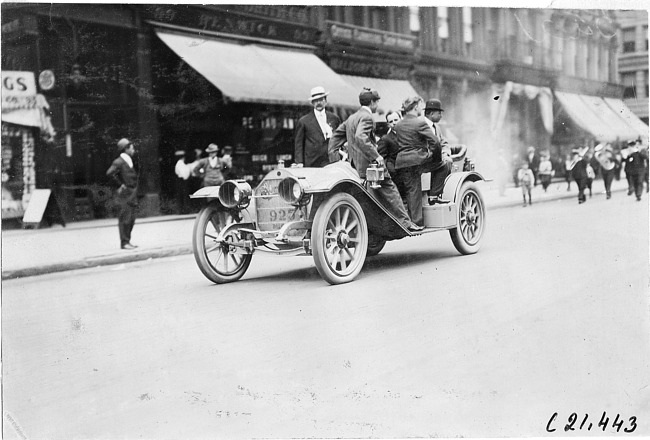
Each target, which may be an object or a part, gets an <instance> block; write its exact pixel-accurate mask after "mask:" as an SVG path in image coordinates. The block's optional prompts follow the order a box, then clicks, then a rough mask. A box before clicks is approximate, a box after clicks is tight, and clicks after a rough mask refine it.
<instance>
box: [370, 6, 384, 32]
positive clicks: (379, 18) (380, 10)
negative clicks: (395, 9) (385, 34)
mask: <svg viewBox="0 0 650 440" xmlns="http://www.w3.org/2000/svg"><path fill="white" fill-rule="evenodd" d="M370 24H371V26H372V28H373V29H378V30H382V31H387V30H388V10H387V9H386V8H385V7H379V6H375V7H372V9H371V10H370Z"/></svg>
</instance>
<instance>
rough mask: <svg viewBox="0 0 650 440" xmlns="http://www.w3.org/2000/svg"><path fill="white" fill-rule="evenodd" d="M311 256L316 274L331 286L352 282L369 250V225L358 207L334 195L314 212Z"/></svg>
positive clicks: (346, 196)
mask: <svg viewBox="0 0 650 440" xmlns="http://www.w3.org/2000/svg"><path fill="white" fill-rule="evenodd" d="M311 237H312V254H313V256H314V262H315V263H316V268H317V269H318V273H320V275H321V277H323V279H324V280H325V281H327V282H328V283H330V284H342V283H347V282H349V281H352V280H353V279H354V278H355V277H356V276H357V275H358V274H359V272H360V271H361V268H362V267H363V263H364V262H365V260H366V252H367V249H368V225H367V223H366V217H365V215H364V213H363V210H362V209H361V205H359V202H357V201H356V200H355V199H354V197H352V196H351V195H349V194H347V193H339V194H335V195H334V196H332V197H331V198H329V199H328V200H326V201H325V202H324V203H323V204H322V205H321V206H320V207H319V208H318V211H317V212H316V216H315V217H314V223H313V225H312V232H311Z"/></svg>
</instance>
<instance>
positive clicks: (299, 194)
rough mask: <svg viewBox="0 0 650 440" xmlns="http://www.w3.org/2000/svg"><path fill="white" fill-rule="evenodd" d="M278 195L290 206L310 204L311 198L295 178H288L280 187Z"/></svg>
mask: <svg viewBox="0 0 650 440" xmlns="http://www.w3.org/2000/svg"><path fill="white" fill-rule="evenodd" d="M278 194H280V197H281V198H282V200H284V201H285V202H287V203H289V204H290V205H298V206H299V205H305V204H307V202H309V196H308V195H306V194H305V188H304V187H303V186H302V185H301V184H300V181H299V180H298V179H296V178H295V177H286V178H284V179H283V180H282V181H281V182H280V185H279V186H278Z"/></svg>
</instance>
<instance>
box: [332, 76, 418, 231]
mask: <svg viewBox="0 0 650 440" xmlns="http://www.w3.org/2000/svg"><path fill="white" fill-rule="evenodd" d="M379 99H380V97H379V93H377V91H376V90H372V89H368V88H364V89H363V91H362V92H361V93H360V94H359V104H361V108H360V109H359V110H357V112H356V113H354V114H353V115H351V116H350V117H349V118H348V119H347V120H346V121H345V122H343V123H342V124H341V125H339V126H338V128H337V129H336V130H334V133H333V134H332V138H331V139H330V142H329V147H328V153H329V159H330V162H336V161H338V160H340V152H339V150H340V149H341V148H342V147H343V144H345V142H347V144H348V145H347V154H348V157H349V159H350V163H351V164H352V166H353V167H354V168H355V169H356V170H357V172H358V173H359V177H361V178H362V179H365V178H366V169H367V168H368V166H369V165H370V164H371V163H373V162H376V163H377V164H378V165H379V166H381V167H383V168H384V180H382V181H381V182H379V184H380V185H381V186H380V188H377V189H373V188H370V187H369V188H368V191H370V192H371V193H373V195H375V196H376V197H377V199H379V200H380V201H381V202H382V204H383V205H384V207H385V208H386V209H387V210H388V211H389V212H390V213H391V214H393V215H394V216H395V218H396V219H397V221H398V222H399V223H400V224H401V225H402V226H403V227H404V228H405V229H408V230H409V231H421V230H422V229H424V228H423V227H421V226H418V225H416V224H414V223H413V222H412V221H411V220H410V219H409V217H408V214H407V213H406V209H404V204H403V203H402V199H401V197H400V195H399V192H398V191H397V187H396V186H395V183H393V180H392V179H391V178H390V173H389V172H388V170H387V169H386V165H385V163H384V158H383V157H382V156H381V154H379V152H378V151H377V141H376V139H375V122H374V119H373V117H372V114H373V113H375V112H376V111H377V107H378V106H379Z"/></svg>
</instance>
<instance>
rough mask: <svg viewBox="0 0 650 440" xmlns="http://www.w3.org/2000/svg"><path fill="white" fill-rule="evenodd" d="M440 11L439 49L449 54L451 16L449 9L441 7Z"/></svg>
mask: <svg viewBox="0 0 650 440" xmlns="http://www.w3.org/2000/svg"><path fill="white" fill-rule="evenodd" d="M437 10H438V43H439V47H438V49H439V50H440V51H441V52H447V51H448V50H449V46H448V41H449V16H448V10H447V7H444V6H440V7H438V8H437Z"/></svg>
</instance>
